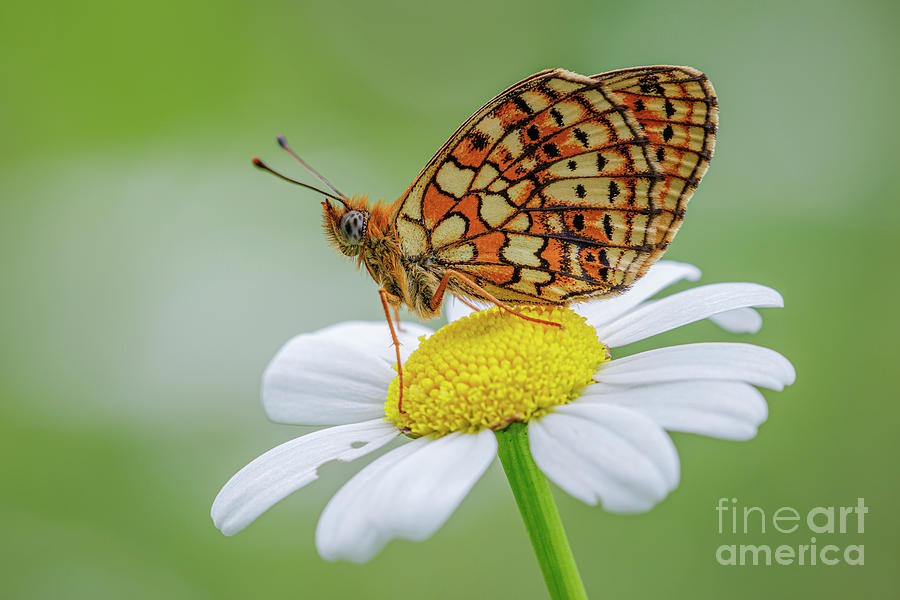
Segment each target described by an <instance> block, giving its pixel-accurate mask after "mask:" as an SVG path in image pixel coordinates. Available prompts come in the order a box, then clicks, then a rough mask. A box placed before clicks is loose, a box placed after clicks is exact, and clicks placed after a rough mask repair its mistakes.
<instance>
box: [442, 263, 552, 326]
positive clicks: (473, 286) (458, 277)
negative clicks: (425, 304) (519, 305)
mask: <svg viewBox="0 0 900 600" xmlns="http://www.w3.org/2000/svg"><path fill="white" fill-rule="evenodd" d="M451 277H452V278H453V279H456V280H457V281H459V282H460V283H462V284H464V285H466V286H468V287H469V288H471V289H473V290H475V291H476V292H478V293H479V294H480V295H481V296H482V297H483V298H484V299H485V300H488V301H489V302H493V303H494V304H496V305H497V306H499V307H500V308H502V309H503V310H505V311H506V312H508V313H510V314H513V315H516V316H517V317H519V318H521V319H525V320H526V321H531V322H532V323H541V324H542V325H551V326H553V327H559V328H560V329H562V324H561V323H554V322H553V321H545V320H544V319H537V318H535V317H529V316H528V315H523V314H522V313H520V312H519V311H517V310H515V309H514V308H510V307H509V306H507V305H505V304H504V303H503V302H501V301H500V300H498V299H497V298H495V297H494V296H493V295H491V294H490V292H488V291H487V290H486V289H484V288H483V287H481V286H480V285H478V284H477V283H475V282H474V281H472V280H471V279H469V278H468V277H466V276H465V275H463V274H462V273H459V272H457V271H453V270H449V269H448V270H447V271H445V272H444V276H443V277H441V282H440V284H438V287H437V289H436V290H435V292H434V296H433V297H432V298H431V302H430V303H429V304H430V306H431V309H432V310H437V309H438V307H439V306H440V305H441V302H442V301H443V299H444V292H446V291H447V283H448V282H449V281H450V278H451Z"/></svg>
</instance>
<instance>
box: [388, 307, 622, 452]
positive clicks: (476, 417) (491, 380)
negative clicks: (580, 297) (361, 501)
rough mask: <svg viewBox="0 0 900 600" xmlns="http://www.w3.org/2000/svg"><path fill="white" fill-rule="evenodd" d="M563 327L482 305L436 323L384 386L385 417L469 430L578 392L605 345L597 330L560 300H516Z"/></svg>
mask: <svg viewBox="0 0 900 600" xmlns="http://www.w3.org/2000/svg"><path fill="white" fill-rule="evenodd" d="M519 311H520V312H522V313H523V314H525V315H529V316H532V317H537V318H539V319H544V320H547V321H554V322H557V323H561V324H562V325H563V329H560V328H558V327H552V326H550V325H542V324H540V323H533V322H531V321H526V320H525V319H521V318H519V317H516V316H514V315H510V314H508V313H505V312H500V310H499V309H498V308H496V307H495V308H491V309H489V310H483V311H480V312H477V313H473V314H472V315H470V316H468V317H465V318H462V319H460V320H458V321H455V322H453V323H451V324H449V325H447V326H445V327H442V328H441V329H439V330H438V331H437V332H436V333H435V334H434V335H432V336H431V337H429V338H428V339H426V340H425V341H423V342H422V344H421V345H420V346H419V347H418V348H417V349H416V350H415V352H413V353H412V356H410V357H409V360H407V361H406V363H404V365H403V407H402V408H403V411H402V412H401V411H400V410H398V406H397V405H398V400H399V399H398V391H399V382H398V378H396V377H395V378H394V380H393V381H392V382H391V385H390V388H389V389H388V399H387V402H386V403H385V414H386V415H387V420H389V421H391V422H392V423H394V425H396V426H397V427H398V428H400V429H401V430H403V431H405V432H407V433H408V434H409V435H412V436H423V435H429V434H434V435H436V436H442V435H446V434H448V433H451V432H454V431H463V432H469V433H474V432H477V431H480V430H482V429H485V428H491V429H501V428H503V427H506V426H507V425H508V424H509V423H512V422H513V421H528V420H529V419H532V418H534V417H539V416H541V415H543V414H544V413H546V412H547V411H548V410H549V409H550V408H552V407H553V406H558V405H560V404H566V403H568V402H570V401H572V400H574V399H575V398H577V397H578V395H579V393H580V391H581V390H582V388H584V386H586V385H588V384H589V383H591V377H592V375H593V374H594V373H595V372H596V371H597V368H598V367H599V366H600V364H601V363H603V362H605V361H607V360H609V353H608V350H607V348H606V346H604V345H603V344H602V343H601V342H600V340H598V339H597V332H596V330H595V329H594V328H593V327H591V326H589V325H588V324H587V323H585V320H584V318H583V317H581V316H579V315H577V314H575V313H574V312H572V311H571V310H569V309H568V308H564V307H558V306H554V307H544V306H529V307H519Z"/></svg>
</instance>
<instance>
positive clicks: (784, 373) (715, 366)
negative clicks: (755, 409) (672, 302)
mask: <svg viewBox="0 0 900 600" xmlns="http://www.w3.org/2000/svg"><path fill="white" fill-rule="evenodd" d="M795 376H796V375H795V373H794V367H793V366H792V365H791V363H790V362H789V361H788V359H786V358H785V357H783V356H782V355H780V354H778V353H777V352H775V351H774V350H770V349H768V348H763V347H761V346H754V345H752V344H733V343H720V342H712V343H705V344H684V345H682V346H669V347H668V348H657V349H655V350H648V351H647V352H641V353H639V354H632V355H631V356H626V357H624V358H617V359H615V360H611V361H609V362H608V363H605V364H603V366H602V367H601V368H600V370H599V371H597V374H596V375H594V380H595V381H599V382H601V383H609V384H615V385H646V384H649V383H660V382H664V381H685V380H690V379H727V380H735V381H744V382H746V383H752V384H753V385H758V386H761V387H765V388H769V389H772V390H781V389H784V386H786V385H790V384H792V383H794V378H795Z"/></svg>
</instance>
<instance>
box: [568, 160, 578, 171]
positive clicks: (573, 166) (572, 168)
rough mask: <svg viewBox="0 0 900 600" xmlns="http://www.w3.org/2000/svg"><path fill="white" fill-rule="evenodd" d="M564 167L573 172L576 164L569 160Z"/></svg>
mask: <svg viewBox="0 0 900 600" xmlns="http://www.w3.org/2000/svg"><path fill="white" fill-rule="evenodd" d="M566 166H567V167H569V170H570V171H574V170H575V169H576V168H577V167H578V163H576V162H575V161H574V160H570V161H569V162H567V163H566Z"/></svg>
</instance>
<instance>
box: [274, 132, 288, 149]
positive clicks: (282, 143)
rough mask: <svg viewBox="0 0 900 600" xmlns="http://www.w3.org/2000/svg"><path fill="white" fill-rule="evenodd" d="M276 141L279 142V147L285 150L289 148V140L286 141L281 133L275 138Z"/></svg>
mask: <svg viewBox="0 0 900 600" xmlns="http://www.w3.org/2000/svg"><path fill="white" fill-rule="evenodd" d="M275 139H276V140H278V145H279V146H281V147H282V148H284V149H287V147H288V143H287V139H286V138H285V137H284V136H283V135H282V134H280V133H279V134H278V135H277V136H276V137H275Z"/></svg>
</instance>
